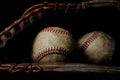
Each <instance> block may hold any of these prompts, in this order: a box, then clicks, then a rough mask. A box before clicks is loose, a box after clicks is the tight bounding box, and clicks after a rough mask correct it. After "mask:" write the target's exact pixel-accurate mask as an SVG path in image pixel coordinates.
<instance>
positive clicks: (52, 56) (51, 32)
mask: <svg viewBox="0 0 120 80" xmlns="http://www.w3.org/2000/svg"><path fill="white" fill-rule="evenodd" d="M74 45H75V41H74V40H73V38H72V35H71V34H70V33H69V32H68V30H65V29H63V28H60V27H47V28H44V29H43V30H42V31H40V32H39V33H38V34H37V36H36V37H35V40H34V42H33V48H32V59H33V61H34V62H38V63H53V62H61V61H66V60H67V59H68V57H69V56H70V55H71V54H72V52H73V50H74Z"/></svg>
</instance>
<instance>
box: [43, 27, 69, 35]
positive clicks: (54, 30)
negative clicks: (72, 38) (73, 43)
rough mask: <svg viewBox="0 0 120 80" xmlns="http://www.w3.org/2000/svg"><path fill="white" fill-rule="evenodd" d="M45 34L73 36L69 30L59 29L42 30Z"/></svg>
mask: <svg viewBox="0 0 120 80" xmlns="http://www.w3.org/2000/svg"><path fill="white" fill-rule="evenodd" d="M42 31H43V32H53V33H58V34H65V35H71V34H70V33H69V32H68V31H67V30H60V29H57V28H53V27H49V28H45V29H43V30H42Z"/></svg>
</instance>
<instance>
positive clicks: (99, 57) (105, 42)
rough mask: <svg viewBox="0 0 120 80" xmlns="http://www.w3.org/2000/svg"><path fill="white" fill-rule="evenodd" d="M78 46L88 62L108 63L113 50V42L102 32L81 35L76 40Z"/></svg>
mask: <svg viewBox="0 0 120 80" xmlns="http://www.w3.org/2000/svg"><path fill="white" fill-rule="evenodd" d="M78 46H79V48H80V49H82V50H83V53H84V55H85V56H86V57H87V60H88V61H89V62H92V63H97V64H99V63H106V62H107V63H109V62H110V61H111V59H112V55H113V53H114V50H115V41H114V39H113V38H112V37H111V36H110V35H108V34H106V33H104V32H102V31H93V32H90V33H87V34H85V35H83V36H82V37H81V38H80V39H79V40H78Z"/></svg>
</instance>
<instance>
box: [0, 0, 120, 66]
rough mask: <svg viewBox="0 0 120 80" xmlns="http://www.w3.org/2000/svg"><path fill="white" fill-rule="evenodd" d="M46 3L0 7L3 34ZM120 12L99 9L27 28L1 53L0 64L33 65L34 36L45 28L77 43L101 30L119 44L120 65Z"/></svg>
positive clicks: (22, 1)
mask: <svg viewBox="0 0 120 80" xmlns="http://www.w3.org/2000/svg"><path fill="white" fill-rule="evenodd" d="M82 1H85V0H81V1H80V0H74V1H72V0H56V1H55V0H47V2H65V3H68V2H74V3H77V2H82ZM86 1H87V0H86ZM41 2H44V0H36V1H35V0H16V1H13V0H10V1H4V2H1V3H0V10H1V11H0V31H2V30H3V29H4V28H5V27H7V26H9V25H10V24H11V23H13V22H14V21H15V20H17V19H19V18H20V16H21V15H22V13H23V12H24V11H25V10H26V9H28V8H29V7H31V6H33V5H35V4H38V3H41ZM119 14H120V11H119V10H118V9H117V8H115V7H99V8H91V7H90V8H88V9H81V11H80V12H79V13H76V14H68V15H67V16H66V15H61V16H58V17H57V18H56V17H55V16H48V17H46V18H45V19H44V20H43V23H41V22H38V23H37V24H34V25H33V26H30V27H27V28H26V29H25V30H24V31H22V32H20V33H19V34H17V35H16V36H14V38H12V39H11V40H9V41H8V42H7V44H6V46H5V47H4V48H1V49H0V54H1V56H0V61H1V62H5V63H9V62H15V63H21V62H32V59H31V50H32V42H33V39H34V37H35V35H36V34H37V33H38V32H39V31H40V30H41V28H43V27H48V26H61V27H63V28H66V29H68V30H69V31H70V32H71V33H72V34H73V36H74V38H75V40H76V41H77V39H78V38H79V37H81V36H82V35H83V34H85V33H87V32H90V31H95V30H100V31H103V32H105V33H107V34H109V35H110V36H112V37H113V39H115V41H116V49H115V52H114V55H113V60H112V65H113V66H119V65H120V59H119V57H120V54H119V45H120V36H119V35H120V32H119V26H120V24H119V19H120V15H119Z"/></svg>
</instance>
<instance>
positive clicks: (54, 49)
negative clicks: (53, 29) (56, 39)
mask: <svg viewBox="0 0 120 80" xmlns="http://www.w3.org/2000/svg"><path fill="white" fill-rule="evenodd" d="M51 54H60V55H64V56H67V54H68V50H66V49H65V48H62V47H50V48H46V49H44V50H41V51H40V52H39V55H38V56H37V57H36V58H35V61H40V60H41V59H42V58H43V57H45V56H47V55H51Z"/></svg>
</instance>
